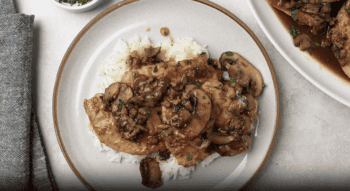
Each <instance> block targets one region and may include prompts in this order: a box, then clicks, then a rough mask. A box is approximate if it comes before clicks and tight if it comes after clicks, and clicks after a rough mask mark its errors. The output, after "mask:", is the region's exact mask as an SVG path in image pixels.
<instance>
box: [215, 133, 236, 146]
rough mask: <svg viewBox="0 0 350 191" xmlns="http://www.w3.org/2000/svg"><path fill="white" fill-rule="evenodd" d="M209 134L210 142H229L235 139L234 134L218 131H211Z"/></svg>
mask: <svg viewBox="0 0 350 191" xmlns="http://www.w3.org/2000/svg"><path fill="white" fill-rule="evenodd" d="M210 136H211V137H212V140H211V141H212V143H215V144H218V145H225V144H229V143H230V142H232V141H234V140H235V139H236V136H234V135H220V134H218V133H212V134H211V135H210Z"/></svg>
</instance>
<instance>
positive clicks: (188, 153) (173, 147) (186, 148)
mask: <svg viewBox="0 0 350 191" xmlns="http://www.w3.org/2000/svg"><path fill="white" fill-rule="evenodd" d="M191 141H194V140H184V139H180V140H179V139H178V140H176V139H175V140H172V139H165V145H166V147H167V149H168V150H169V151H170V152H171V153H172V154H173V155H174V157H175V158H176V160H177V163H178V164H179V165H182V166H184V167H185V168H188V167H191V166H196V165H198V164H199V163H200V162H201V161H203V160H204V159H205V158H207V157H208V156H210V155H211V154H213V151H210V152H207V149H206V148H201V149H199V148H198V147H193V146H192V145H193V144H191V143H189V142H191Z"/></svg>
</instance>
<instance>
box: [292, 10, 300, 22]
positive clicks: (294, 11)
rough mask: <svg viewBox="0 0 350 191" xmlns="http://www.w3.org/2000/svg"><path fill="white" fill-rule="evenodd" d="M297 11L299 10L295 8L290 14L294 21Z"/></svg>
mask: <svg viewBox="0 0 350 191" xmlns="http://www.w3.org/2000/svg"><path fill="white" fill-rule="evenodd" d="M298 13H299V10H298V9H295V10H293V11H291V16H292V19H293V20H294V21H296V20H297V19H298V17H297V14H298Z"/></svg>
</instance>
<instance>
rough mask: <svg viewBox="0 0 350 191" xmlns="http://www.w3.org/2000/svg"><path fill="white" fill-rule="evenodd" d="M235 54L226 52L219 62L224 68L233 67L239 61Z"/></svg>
mask: <svg viewBox="0 0 350 191" xmlns="http://www.w3.org/2000/svg"><path fill="white" fill-rule="evenodd" d="M233 55H234V54H233V52H230V51H228V52H224V53H222V54H221V56H220V59H219V62H220V63H221V65H222V66H224V67H226V66H228V65H233V64H235V63H236V62H237V59H236V58H235V57H234V56H233Z"/></svg>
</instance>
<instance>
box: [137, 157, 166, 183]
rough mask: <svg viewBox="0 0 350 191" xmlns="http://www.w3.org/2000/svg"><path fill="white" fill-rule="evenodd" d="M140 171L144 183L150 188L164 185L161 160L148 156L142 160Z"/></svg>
mask: <svg viewBox="0 0 350 191" xmlns="http://www.w3.org/2000/svg"><path fill="white" fill-rule="evenodd" d="M140 172H141V176H142V184H143V185H144V186H147V187H149V188H158V187H160V186H162V185H163V180H162V171H161V170H160V167H159V162H158V161H156V160H155V159H153V158H150V157H146V158H144V159H142V160H141V163H140Z"/></svg>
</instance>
